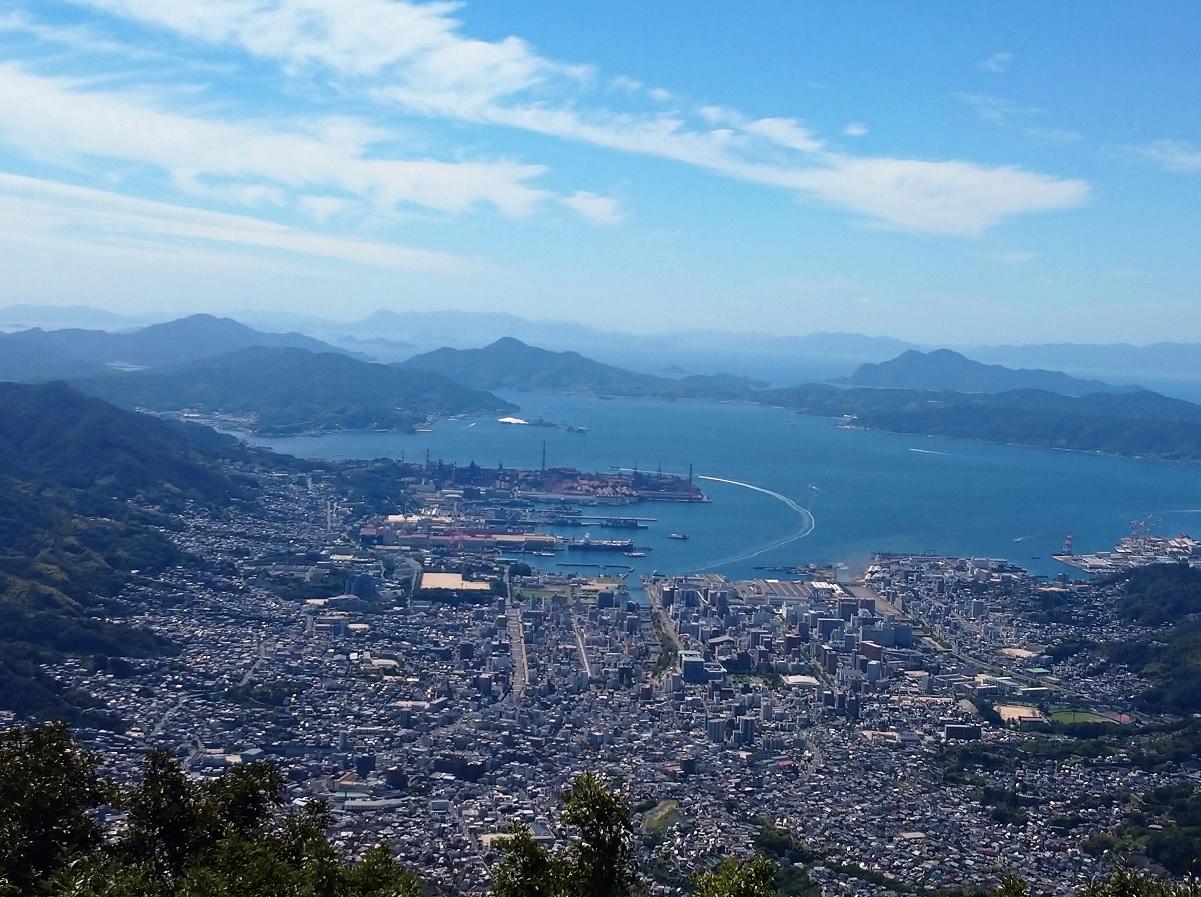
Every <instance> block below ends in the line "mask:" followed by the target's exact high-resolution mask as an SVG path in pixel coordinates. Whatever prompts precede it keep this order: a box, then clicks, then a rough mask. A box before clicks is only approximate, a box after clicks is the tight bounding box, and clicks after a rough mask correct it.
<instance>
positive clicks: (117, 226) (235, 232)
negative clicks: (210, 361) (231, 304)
mask: <svg viewBox="0 0 1201 897" xmlns="http://www.w3.org/2000/svg"><path fill="white" fill-rule="evenodd" d="M0 244H3V245H7V246H9V247H12V246H16V245H21V246H26V247H35V248H39V249H43V250H47V249H48V250H54V251H63V253H64V257H71V256H72V255H73V254H74V253H75V252H76V251H77V250H79V249H85V250H89V251H93V252H95V251H103V252H113V251H123V252H129V253H136V254H138V255H140V256H153V257H162V256H170V255H186V256H190V257H195V256H204V257H209V258H218V259H225V260H226V261H229V260H230V259H231V258H233V257H235V256H241V257H245V255H246V253H247V252H252V253H258V252H260V251H263V250H266V251H268V252H271V253H278V254H280V256H281V257H283V258H290V259H292V260H293V261H294V262H312V261H321V262H330V261H333V262H345V263H350V264H353V265H361V266H368V267H371V268H378V269H382V270H393V271H424V272H438V273H444V274H451V273H455V272H461V273H468V272H471V271H474V270H476V269H477V268H478V267H479V266H478V265H477V264H476V263H474V262H470V261H468V260H464V259H460V258H457V257H455V256H453V255H450V254H447V253H442V252H431V251H428V250H424V249H412V248H408V247H403V246H396V245H393V244H388V243H379V242H372V241H367V240H354V239H348V238H345V237H338V236H328V235H324V234H317V233H313V232H311V231H307V230H301V229H298V228H292V227H286V226H283V225H279V224H273V223H271V222H267V221H263V220H262V219H259V218H254V217H250V216H246V215H233V214H229V213H225V212H212V211H208V210H204V209H194V208H188V207H186V206H179V205H172V204H170V203H164V202H157V201H153V200H147V199H139V198H134V197H130V196H124V195H121V194H118V193H113V192H109V191H105V190H96V189H93V188H90V187H76V186H71V185H68V184H62V183H59V182H56V181H48V180H44V179H40V178H30V177H22V176H18V175H12V174H3V173H0Z"/></svg>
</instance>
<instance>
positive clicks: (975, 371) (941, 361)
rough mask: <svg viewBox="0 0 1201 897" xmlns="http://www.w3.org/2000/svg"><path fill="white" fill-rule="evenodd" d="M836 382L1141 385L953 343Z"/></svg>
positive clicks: (1071, 390) (982, 388) (936, 386)
mask: <svg viewBox="0 0 1201 897" xmlns="http://www.w3.org/2000/svg"><path fill="white" fill-rule="evenodd" d="M830 382H831V383H836V384H838V385H841V386H870V387H878V388H893V389H931V390H953V391H955V392H968V393H971V392H1009V391H1011V390H1016V389H1041V390H1044V391H1046V392H1053V393H1058V394H1059V395H1065V396H1084V395H1088V394H1089V393H1094V392H1133V391H1135V388H1134V387H1119V386H1111V385H1110V384H1108V383H1103V382H1101V381H1100V380H1079V379H1077V378H1075V377H1069V376H1068V375H1067V374H1064V373H1061V372H1060V371H1047V370H1030V369H1026V368H1021V369H1015V368H1008V367H1003V366H1002V365H999V364H981V363H980V362H978V361H973V360H972V359H970V358H967V357H965V356H963V355H960V354H959V353H958V352H953V351H951V350H950V349H935V350H934V351H932V352H919V351H917V350H915V349H910V350H909V351H907V352H903V353H901V354H900V355H898V356H897V357H896V358H893V359H891V360H889V361H882V362H880V363H878V364H871V363H869V364H861V365H860V366H859V367H858V368H856V369H855V372H854V373H853V374H851V375H850V376H848V377H840V378H839V379H837V380H832V381H830Z"/></svg>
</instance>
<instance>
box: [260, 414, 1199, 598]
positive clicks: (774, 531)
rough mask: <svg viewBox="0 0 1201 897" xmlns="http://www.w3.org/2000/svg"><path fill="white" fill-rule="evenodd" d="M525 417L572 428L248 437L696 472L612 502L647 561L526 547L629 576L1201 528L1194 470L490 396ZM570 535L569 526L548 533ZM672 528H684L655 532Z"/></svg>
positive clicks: (489, 420) (307, 453)
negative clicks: (671, 495) (675, 491)
mask: <svg viewBox="0 0 1201 897" xmlns="http://www.w3.org/2000/svg"><path fill="white" fill-rule="evenodd" d="M502 395H503V396H504V398H506V399H508V400H510V401H512V402H514V403H516V404H518V405H519V406H520V407H521V412H520V414H521V416H522V417H523V418H525V419H526V420H538V419H539V418H541V419H543V420H545V421H547V422H555V423H561V424H567V425H571V426H573V427H583V428H586V429H587V433H586V434H580V433H573V432H568V431H567V430H565V429H555V428H550V427H538V426H514V425H507V424H501V423H499V422H498V421H497V420H496V417H495V416H491V417H486V418H477V419H470V420H448V421H439V422H438V423H436V424H435V425H434V427H433V432H430V433H417V434H403V433H364V432H353V433H336V434H329V435H325V436H316V437H291V438H262V437H254V438H253V439H252V441H253V442H254V443H255V444H259V445H265V446H270V447H272V448H274V449H276V450H277V451H280V452H287V453H289V454H294V455H298V456H300V457H312V458H332V459H350V458H379V457H390V458H402V457H403V458H404V459H406V460H408V461H423V460H425V458H426V457H427V455H428V457H429V458H431V459H433V460H435V461H436V460H439V459H441V460H444V461H447V462H456V463H459V464H468V463H470V462H472V461H474V462H476V463H477V464H480V465H481V466H495V465H497V464H503V465H504V466H506V467H524V468H537V467H538V466H539V465H540V464H541V456H542V447H543V444H545V446H546V458H547V464H548V465H549V466H558V467H576V468H580V469H581V470H586V471H592V470H597V471H608V470H610V469H612V468H614V467H621V468H633V467H638V468H639V469H642V470H652V471H653V470H662V471H664V472H667V473H677V474H682V475H684V476H687V475H688V472H689V465H692V470H693V472H694V475H695V476H696V477H698V478H700V477H712V478H717V479H698V480H697V482H698V484H699V485H700V486H701V488H702V489H704V490H705V493H706V494H707V495H708V496H709V498H710V499H711V503H709V504H671V503H645V504H640V505H637V506H634V508H633V509H630V508H619V509H615V510H613V511H612V512H611V513H613V514H614V515H619V514H620V515H623V516H624V515H634V514H635V513H636V515H637V516H640V517H652V518H655V521H654V522H653V523H651V524H650V528H649V529H647V530H639V531H637V534H636V535H632V533H633V531H624V530H603V531H598V532H593V533H592V536H593V538H628V537H631V535H632V537H633V538H634V539H635V541H636V542H638V543H639V544H645V545H647V546H649V547H650V548H651V550H650V551H648V552H647V557H646V558H626V557H623V556H620V555H617V556H613V555H605V554H599V553H590V554H589V555H588V556H583V555H580V554H574V553H573V554H572V556H571V557H570V558H568V556H567V555H561V556H560V557H559V558H557V559H556V560H551V559H549V558H547V559H541V560H543V562H544V564H545V565H551V564H555V563H559V562H567V561H568V560H570V561H571V562H573V563H577V562H582V563H608V564H620V565H628V566H631V567H634V568H635V572H636V573H639V574H643V573H649V572H651V571H652V570H659V571H661V572H663V573H688V572H699V571H702V570H711V571H713V572H718V573H722V574H725V575H727V576H731V577H736V578H748V577H762V576H772V575H774V574H772V573H770V572H765V571H764V570H763V569H762V568H765V567H781V566H792V565H797V564H802V563H809V562H818V563H844V564H847V565H848V566H849V567H851V568H861V567H862V566H864V565H865V564H866V562H867V560H868V559H869V558H870V556H871V555H872V553H874V552H876V551H897V552H920V551H935V552H937V553H940V554H946V555H961V556H974V557H993V558H1005V559H1007V560H1009V561H1012V562H1013V563H1015V564H1018V565H1020V566H1023V567H1025V568H1027V569H1028V570H1031V571H1032V572H1035V573H1041V574H1046V575H1055V574H1057V573H1061V572H1065V568H1064V567H1062V566H1061V565H1059V564H1058V563H1056V562H1055V561H1052V560H1051V555H1052V554H1054V553H1057V552H1058V551H1059V550H1060V549H1061V548H1062V547H1063V543H1064V539H1065V536H1066V534H1067V533H1068V532H1069V531H1070V532H1071V533H1072V534H1073V542H1074V547H1075V550H1076V551H1077V552H1091V551H1102V550H1108V549H1109V548H1111V547H1112V546H1113V545H1114V544H1115V543H1116V542H1117V541H1118V540H1119V539H1120V538H1121V537H1123V536H1125V535H1127V534H1128V533H1129V531H1130V523H1131V521H1135V520H1138V521H1142V520H1144V519H1146V518H1147V517H1151V520H1152V523H1153V525H1154V532H1156V533H1158V534H1161V535H1164V534H1167V535H1171V534H1175V533H1177V532H1182V531H1183V532H1188V531H1189V528H1190V527H1193V528H1196V527H1197V526H1198V525H1199V524H1201V466H1197V465H1186V464H1177V463H1171V462H1162V461H1145V460H1138V459H1129V458H1114V457H1105V456H1100V455H1092V454H1087V453H1080V452H1060V451H1052V450H1045V449H1031V448H1022V447H1016V446H1005V445H993V444H987V443H980V442H972V441H965V440H951V439H931V438H926V437H922V436H907V435H897V434H891V433H883V432H875V431H865V430H856V429H846V428H842V427H839V426H836V425H835V424H834V423H833V422H831V421H827V420H822V419H816V418H807V417H802V416H799V415H796V414H794V413H791V412H789V411H786V410H783V409H779V408H767V407H760V406H756V405H741V404H722V403H713V402H688V401H674V402H672V401H661V400H653V399H645V400H644V399H612V400H605V399H600V398H596V397H584V396H564V395H543V394H528V393H502ZM561 532H563V533H564V534H565V535H570V536H572V537H576V538H578V537H579V536H580V535H581V531H580V530H578V529H574V530H563V531H561ZM673 532H674V533H686V534H688V536H689V537H690V538H689V539H688V540H687V541H679V540H673V539H669V538H667V535H668V534H669V533H673Z"/></svg>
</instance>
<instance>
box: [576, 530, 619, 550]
mask: <svg viewBox="0 0 1201 897" xmlns="http://www.w3.org/2000/svg"><path fill="white" fill-rule="evenodd" d="M567 550H568V551H633V550H634V543H633V542H632V541H631V540H630V539H593V538H592V537H591V536H589V535H588V534H587V533H585V534H584V538H582V539H572V540H570V541H569V542H568V543H567Z"/></svg>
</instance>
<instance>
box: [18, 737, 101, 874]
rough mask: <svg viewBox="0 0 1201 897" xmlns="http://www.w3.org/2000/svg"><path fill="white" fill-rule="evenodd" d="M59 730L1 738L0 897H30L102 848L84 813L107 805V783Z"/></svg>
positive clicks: (92, 823)
mask: <svg viewBox="0 0 1201 897" xmlns="http://www.w3.org/2000/svg"><path fill="white" fill-rule="evenodd" d="M97 766H98V761H97V758H96V756H95V755H94V754H92V753H90V752H89V751H87V750H85V749H84V748H83V747H82V746H81V745H80V744H79V743H78V742H77V741H75V740H74V739H73V738H72V737H71V733H70V732H69V731H68V730H67V727H66V726H65V725H63V724H62V723H51V724H50V725H46V726H41V727H39V728H18V729H12V730H10V731H8V732H5V733H3V734H0V894H2V893H4V892H5V891H6V890H11V891H12V892H13V893H18V894H28V893H31V892H32V891H33V889H34V886H35V884H36V883H37V882H40V881H42V880H44V879H46V878H47V877H49V876H50V875H52V874H53V873H54V872H55V871H57V870H58V869H60V868H62V867H63V866H65V865H66V864H67V863H69V862H71V861H73V860H76V859H78V858H79V857H82V856H84V855H86V854H87V853H88V852H90V851H93V850H95V849H96V848H97V847H98V846H99V845H100V837H101V830H100V825H99V823H98V822H97V821H96V819H95V818H94V817H93V816H91V815H90V814H89V811H90V810H92V809H94V808H96V807H98V806H101V805H102V804H105V803H108V802H109V801H111V800H112V799H113V797H114V795H115V793H116V789H115V788H114V787H113V785H112V783H111V782H109V781H107V780H106V779H102V778H101V777H100V776H99V775H98V773H97Z"/></svg>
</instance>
